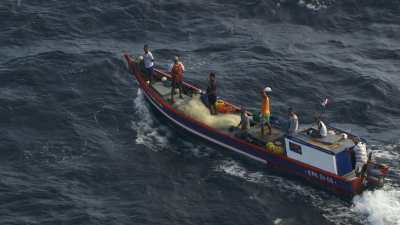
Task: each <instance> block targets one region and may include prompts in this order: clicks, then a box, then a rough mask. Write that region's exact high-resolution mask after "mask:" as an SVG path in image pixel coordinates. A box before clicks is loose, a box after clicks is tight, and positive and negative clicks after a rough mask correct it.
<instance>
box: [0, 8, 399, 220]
mask: <svg viewBox="0 0 400 225" xmlns="http://www.w3.org/2000/svg"><path fill="white" fill-rule="evenodd" d="M0 27H1V30H0V31H1V32H0V224H105V225H108V224H140V225H145V224H149V225H153V224H174V225H178V224H185V225H187V224H196V225H197V224H218V225H220V224H235V225H239V224H243V225H248V224H281V225H295V224H296V225H297V224H310V225H314V224H316V225H319V224H373V225H399V224H400V163H399V160H400V138H399V136H400V129H399V128H400V61H399V60H400V42H399V40H400V2H399V1H398V0H385V1H383V0H325V1H323V0H248V1H238V0H236V1H234V0H232V1H224V0H215V1H210V0H198V1H188V0H171V1H164V0H147V1H144V0H135V1H128V0H114V1H105V0H97V1H94V0H82V1H65V0H57V1H56V0H52V1H50V0H46V1H44V0H32V1H28V0H3V1H1V2H0ZM145 43H147V44H149V45H150V47H151V49H152V52H153V54H154V56H155V58H156V64H157V66H158V67H161V68H166V67H167V65H168V64H169V63H170V62H171V60H172V59H173V56H174V55H180V56H181V57H182V60H183V62H184V64H185V67H186V69H187V71H186V73H185V79H187V80H188V81H190V82H192V83H195V84H197V85H198V86H200V87H205V85H206V79H207V74H208V73H209V72H210V71H214V72H215V73H216V74H217V80H218V88H219V89H218V91H219V94H220V95H221V96H222V97H224V98H228V99H230V100H231V101H232V102H234V103H237V104H246V105H247V106H248V107H249V108H257V107H259V90H261V88H263V87H264V86H266V85H268V86H271V87H272V89H273V94H272V97H271V103H272V111H273V113H274V114H284V113H285V112H286V109H287V108H288V107H293V108H294V109H295V110H296V111H297V112H298V114H299V117H300V121H301V122H303V123H310V122H311V120H312V118H313V115H314V113H315V112H316V110H317V109H318V106H319V104H320V101H321V100H322V99H324V98H329V99H330V103H329V105H328V108H327V110H326V113H325V118H326V121H327V122H329V123H331V124H334V125H335V126H337V127H340V128H342V129H345V130H348V131H351V132H353V133H356V134H358V135H361V136H362V137H364V138H366V139H367V140H368V141H369V147H370V149H371V150H372V151H373V152H374V153H375V157H376V159H377V160H378V161H379V162H382V163H385V164H388V165H389V166H390V167H391V172H390V175H389V176H388V178H387V180H386V184H385V186H384V187H382V188H380V189H377V190H373V191H366V192H364V193H363V194H362V195H360V196H356V197H354V199H352V200H350V201H346V200H342V199H340V198H338V197H337V196H335V195H332V194H330V193H327V192H325V191H322V190H319V189H316V188H314V187H312V186H310V185H307V184H306V183H304V182H301V181H298V180H294V179H291V178H287V177H281V176H278V175H276V174H274V173H272V172H271V171H268V170H266V169H265V168H264V167H263V166H262V165H259V164H258V163H256V162H252V161H249V160H245V159H243V158H241V157H237V156H236V155H234V154H230V153H228V152H225V151H221V150H220V149H214V148H212V147H210V146H208V145H206V144H205V143H203V142H201V141H198V140H188V139H187V138H185V137H183V136H182V134H180V133H176V132H175V131H174V130H172V129H171V128H169V127H167V126H166V125H164V124H163V122H162V121H160V120H158V119H157V117H156V115H154V114H153V113H152V111H151V110H150V108H149V105H148V104H147V103H146V102H145V101H144V97H143V93H142V92H141V91H140V90H138V86H137V84H136V83H135V81H134V80H133V77H132V76H131V74H129V72H128V71H127V68H126V64H125V62H124V60H123V58H122V55H123V53H129V54H132V55H139V54H142V48H143V44H145Z"/></svg>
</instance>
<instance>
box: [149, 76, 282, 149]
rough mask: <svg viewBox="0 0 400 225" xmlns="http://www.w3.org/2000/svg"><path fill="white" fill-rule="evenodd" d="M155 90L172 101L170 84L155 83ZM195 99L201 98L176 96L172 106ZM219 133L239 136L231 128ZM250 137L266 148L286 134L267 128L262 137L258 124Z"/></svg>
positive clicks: (180, 105) (249, 132)
mask: <svg viewBox="0 0 400 225" xmlns="http://www.w3.org/2000/svg"><path fill="white" fill-rule="evenodd" d="M152 86H153V88H154V89H155V90H156V91H157V92H158V93H159V94H160V95H161V96H162V97H163V98H164V99H165V100H167V101H169V102H170V101H171V87H170V82H169V81H166V82H161V81H158V82H155V83H154V84H153V85H152ZM195 97H199V96H189V95H186V94H183V98H182V99H181V98H179V94H175V96H174V101H175V102H174V103H173V104H172V106H173V107H174V108H177V109H180V108H182V107H183V106H185V105H186V104H189V102H190V101H191V100H192V99H193V98H195ZM204 113H209V112H204ZM232 114H233V115H237V116H240V113H239V112H236V113H228V114H226V116H230V115H232ZM217 117H218V119H221V120H222V119H224V114H218V116H217ZM218 130H219V131H222V132H224V133H225V134H227V135H231V136H233V135H235V134H237V132H236V131H238V130H237V129H232V128H231V126H226V127H218ZM248 134H249V135H248V136H249V139H250V141H251V142H253V143H255V144H257V145H261V146H265V144H266V143H268V142H270V141H275V140H278V139H280V138H283V137H284V135H285V133H284V132H283V131H281V130H280V129H277V128H274V127H273V128H272V134H271V135H269V134H268V128H267V127H265V134H264V135H261V127H260V125H259V124H256V125H254V126H252V127H250V129H249V130H248Z"/></svg>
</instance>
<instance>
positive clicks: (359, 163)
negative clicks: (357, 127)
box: [353, 137, 368, 176]
mask: <svg viewBox="0 0 400 225" xmlns="http://www.w3.org/2000/svg"><path fill="white" fill-rule="evenodd" d="M353 142H354V144H355V145H354V147H353V151H354V154H355V158H356V166H355V172H356V175H357V176H359V175H362V174H363V173H364V172H363V168H364V165H366V164H367V161H368V153H367V146H366V145H365V144H364V143H362V142H361V139H360V138H359V137H355V138H354V139H353ZM364 170H365V169H364Z"/></svg>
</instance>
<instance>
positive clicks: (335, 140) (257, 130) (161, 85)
mask: <svg viewBox="0 0 400 225" xmlns="http://www.w3.org/2000/svg"><path fill="white" fill-rule="evenodd" d="M152 87H153V89H154V90H156V91H157V92H158V93H159V94H160V96H162V98H163V99H164V100H166V101H168V102H170V103H171V86H170V81H164V82H162V81H157V82H155V83H153V84H152ZM174 100H175V101H174V103H171V105H172V107H174V108H175V109H177V110H179V111H182V112H183V109H185V107H186V108H189V109H191V108H194V109H193V111H195V112H196V114H197V115H192V114H191V113H193V112H187V111H186V112H184V113H185V114H186V115H188V116H191V117H192V118H194V119H195V120H197V121H200V122H203V123H205V124H207V125H209V126H212V127H213V128H215V129H217V130H219V131H221V132H223V133H224V134H226V135H229V136H234V137H236V138H243V137H240V135H239V134H240V132H239V129H238V128H236V126H237V124H238V122H239V121H240V112H233V113H226V114H224V113H219V114H218V115H211V114H210V112H209V111H208V108H207V107H206V106H205V105H204V104H203V103H202V102H201V100H200V96H199V95H198V94H191V95H188V94H186V93H183V98H179V94H178V93H176V94H175V96H174ZM194 100H195V101H197V102H196V104H198V105H192V103H193V101H194ZM199 105H201V107H202V108H201V109H197V108H195V107H198V106H199ZM198 114H200V115H202V116H204V117H205V118H208V119H212V120H214V122H215V121H224V120H225V121H228V120H227V119H229V118H230V119H232V117H235V118H238V119H239V120H238V121H237V122H236V123H230V124H229V123H227V124H224V123H225V122H221V123H222V124H223V126H219V125H218V126H214V125H213V124H211V125H210V123H207V122H209V121H207V119H204V118H202V117H200V118H199V115H198ZM309 129H312V128H310V127H308V128H304V127H303V128H302V129H301V130H302V131H301V132H299V133H298V134H297V135H295V137H296V138H298V139H301V140H303V141H305V142H307V143H310V144H313V145H315V146H318V147H321V148H323V149H327V150H329V151H332V152H334V153H335V154H336V153H338V152H340V151H343V150H344V149H345V148H347V147H351V146H353V145H354V144H353V143H352V141H351V140H349V139H344V138H343V137H342V135H341V133H340V132H335V133H333V130H330V134H329V135H328V136H327V137H324V138H314V137H311V136H310V135H308V133H307V131H308V130H309ZM268 132H269V131H268V128H267V127H265V134H264V135H261V127H260V124H253V125H252V126H251V127H250V128H249V130H248V135H247V136H246V137H244V138H243V139H244V140H245V141H247V142H249V143H252V144H255V145H258V146H262V147H265V146H266V144H267V143H268V142H273V143H275V144H278V145H283V144H284V140H283V138H284V137H285V132H284V131H283V130H281V129H279V128H276V127H272V134H271V135H269V134H268ZM343 177H345V178H346V179H353V178H355V177H356V175H355V173H354V170H353V171H351V172H350V173H348V174H346V175H344V176H343Z"/></svg>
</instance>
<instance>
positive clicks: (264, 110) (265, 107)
mask: <svg viewBox="0 0 400 225" xmlns="http://www.w3.org/2000/svg"><path fill="white" fill-rule="evenodd" d="M271 91H272V89H271V88H270V87H266V88H264V89H263V90H262V91H261V96H262V102H261V114H260V122H261V135H262V136H264V135H265V132H264V130H265V129H264V127H265V125H266V126H267V127H268V129H269V133H268V134H269V135H271V134H272V128H271V124H270V123H269V120H270V116H271V110H270V102H269V93H270V92H271Z"/></svg>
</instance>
